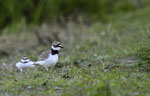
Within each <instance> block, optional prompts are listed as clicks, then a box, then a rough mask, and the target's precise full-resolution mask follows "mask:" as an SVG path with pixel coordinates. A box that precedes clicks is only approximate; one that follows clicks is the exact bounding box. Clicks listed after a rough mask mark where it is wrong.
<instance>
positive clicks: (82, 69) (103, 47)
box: [0, 9, 150, 96]
mask: <svg viewBox="0 0 150 96" xmlns="http://www.w3.org/2000/svg"><path fill="white" fill-rule="evenodd" d="M147 13H149V10H148V9H145V10H144V11H141V10H139V11H137V12H134V13H128V14H123V15H117V16H115V17H112V18H114V19H112V20H110V22H107V23H101V22H98V21H97V22H94V23H91V24H85V23H84V22H82V21H81V22H73V21H68V22H67V23H66V25H65V26H60V25H57V24H56V25H43V26H44V27H40V28H41V30H42V28H43V30H46V29H44V28H47V26H48V27H50V30H51V33H49V34H52V32H54V33H55V32H56V33H58V34H59V36H57V38H58V39H59V40H60V41H61V42H62V46H64V49H62V50H61V51H60V54H59V55H60V57H59V62H58V63H57V64H56V65H55V66H54V69H53V71H52V72H50V71H45V70H44V68H42V67H40V66H37V67H36V68H34V69H28V70H25V72H24V73H22V72H19V71H18V70H17V68H16V67H15V62H17V61H19V59H20V57H21V56H22V54H23V53H24V52H23V51H22V50H21V49H18V50H19V51H15V52H14V50H15V49H16V48H18V47H12V48H11V49H12V50H13V53H11V52H9V51H8V52H6V53H5V51H2V52H3V53H5V54H3V55H4V56H5V57H3V58H2V59H0V61H1V67H0V69H1V70H0V94H2V95H3V96H10V95H16V96H29V95H32V96H41V95H42V96H44V95H46V96H57V95H58V96H149V95H150V91H149V89H150V73H149V72H150V71H149V66H148V65H145V64H143V60H142V59H140V58H139V56H138V55H137V54H138V52H140V51H139V50H140V48H141V42H144V41H142V40H143V39H142V38H145V37H144V36H145V35H142V34H146V33H149V29H150V26H149V25H150V23H149V21H148V20H149V14H147ZM20 26H22V25H20ZM40 28H39V29H40ZM10 29H11V28H10ZM21 29H24V27H21ZM12 30H16V31H18V29H17V28H16V29H12ZM48 30H49V29H48ZM5 31H6V32H5V33H8V32H7V31H9V30H7V29H6V30H5ZM19 31H20V29H19ZM32 31H33V30H31V29H30V28H29V32H24V33H25V34H28V33H30V32H32ZM45 32H46V31H45ZM53 35H54V34H53ZM4 36H6V35H5V34H3V35H2V36H1V37H2V38H4ZM11 36H12V35H11ZM21 36H22V35H21ZM27 36H28V35H27ZM46 36H47V35H46ZM28 37H29V38H30V36H28ZM10 39H11V38H10ZM32 39H33V38H32ZM13 40H14V39H13ZM17 40H18V39H17ZM23 40H24V39H23ZM29 40H30V39H29ZM34 40H35V41H36V42H34V43H33V44H32V43H31V42H30V43H31V46H28V47H27V48H24V50H27V49H28V48H29V49H30V50H29V51H26V53H25V54H27V55H28V56H29V57H30V58H31V59H32V60H36V56H37V55H39V54H40V53H41V51H44V50H46V49H48V48H50V44H48V45H44V44H43V45H40V46H39V45H38V43H37V42H38V40H37V39H34ZM52 40H53V39H52ZM12 42H13V43H14V42H16V41H15V40H14V41H12ZM20 42H22V41H20ZM45 42H46V41H45ZM26 43H27V44H28V43H29V42H28V41H27V42H25V44H26ZM42 43H44V40H43V42H42ZM7 44H8V45H10V43H9V42H8V43H7ZM19 44H22V43H19V42H18V46H20V45H19ZM45 44H47V43H45ZM142 44H143V43H142ZM37 45H38V46H37ZM35 46H36V47H35ZM143 46H144V45H143ZM1 48H3V47H1ZM4 48H5V47H4ZM13 48H14V49H13ZM11 49H10V50H11ZM33 49H34V50H33ZM2 52H1V54H2ZM8 53H11V54H13V55H11V54H8ZM8 55H11V56H9V58H7V57H8ZM1 57H2V56H1ZM144 66H146V67H144ZM49 70H51V68H50V69H49Z"/></svg>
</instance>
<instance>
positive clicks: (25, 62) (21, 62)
mask: <svg viewBox="0 0 150 96" xmlns="http://www.w3.org/2000/svg"><path fill="white" fill-rule="evenodd" d="M20 62H21V63H28V61H25V62H22V61H20Z"/></svg>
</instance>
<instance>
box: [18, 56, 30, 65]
mask: <svg viewBox="0 0 150 96" xmlns="http://www.w3.org/2000/svg"><path fill="white" fill-rule="evenodd" d="M20 62H21V63H28V62H30V59H29V58H28V57H27V56H22V59H21V61H20Z"/></svg>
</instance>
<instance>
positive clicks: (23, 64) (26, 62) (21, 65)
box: [16, 56, 35, 72]
mask: <svg viewBox="0 0 150 96" xmlns="http://www.w3.org/2000/svg"><path fill="white" fill-rule="evenodd" d="M34 63H35V62H33V61H30V59H29V58H28V57H27V56H22V58H21V60H20V61H19V62H17V63H16V67H17V68H18V69H19V70H20V71H21V72H22V71H23V69H25V68H32V67H34V66H35V65H34Z"/></svg>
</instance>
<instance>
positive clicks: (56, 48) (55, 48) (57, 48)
mask: <svg viewBox="0 0 150 96" xmlns="http://www.w3.org/2000/svg"><path fill="white" fill-rule="evenodd" d="M52 49H53V50H57V51H59V50H60V49H61V48H60V47H54V46H53V45H52Z"/></svg>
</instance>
